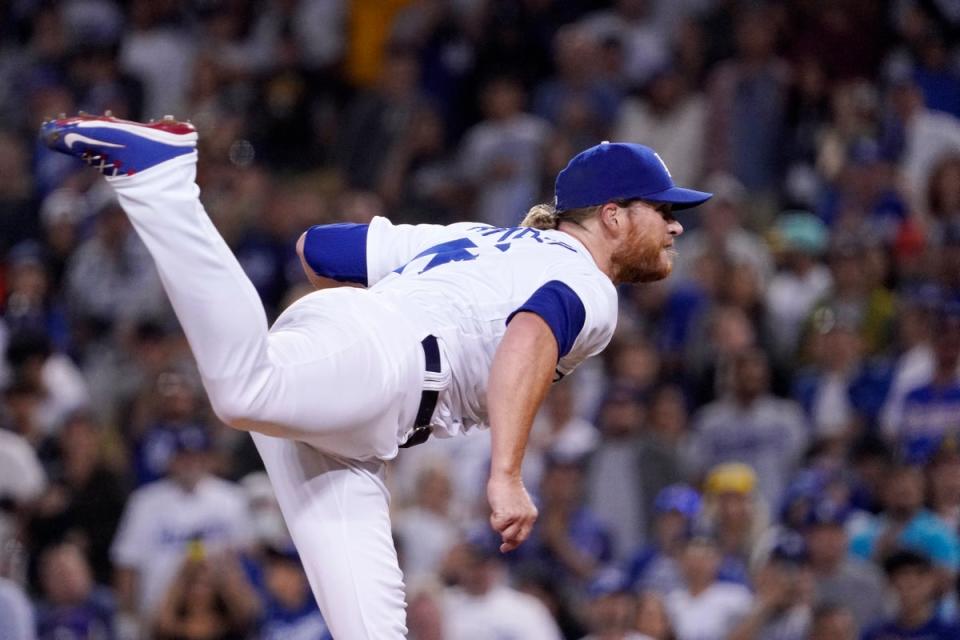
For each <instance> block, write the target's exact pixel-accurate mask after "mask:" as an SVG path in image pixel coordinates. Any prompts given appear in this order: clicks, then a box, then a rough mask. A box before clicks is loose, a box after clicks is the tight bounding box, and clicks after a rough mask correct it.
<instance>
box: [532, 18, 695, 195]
mask: <svg viewBox="0 0 960 640" xmlns="http://www.w3.org/2000/svg"><path fill="white" fill-rule="evenodd" d="M599 45H600V43H599V40H598V39H597V37H596V36H595V35H594V34H593V33H591V32H590V31H589V30H587V29H585V28H583V27H581V26H578V25H572V26H567V27H564V28H562V29H560V30H559V31H558V32H557V35H556V36H555V37H554V39H553V54H554V58H555V59H556V67H557V74H556V75H555V76H554V77H553V78H551V79H548V80H546V81H545V82H543V83H541V84H540V85H539V86H538V87H537V89H536V91H535V92H534V94H533V100H532V111H533V113H535V114H536V115H538V116H540V117H541V118H543V119H545V120H547V121H548V122H550V124H552V125H553V126H554V127H556V128H557V129H559V130H560V131H562V132H563V133H564V134H565V135H566V136H567V137H568V138H569V139H570V140H572V141H573V146H574V148H577V149H583V148H586V147H589V146H592V145H594V144H596V143H597V141H598V140H600V139H602V138H604V137H605V136H606V133H607V127H608V123H609V122H610V121H611V120H613V118H614V116H615V115H616V112H617V106H618V103H619V101H620V96H619V95H618V92H617V90H616V88H615V87H614V86H612V85H611V84H610V83H609V82H608V81H607V79H606V78H604V77H603V75H602V74H600V73H599V69H598V68H597V67H598V62H599V57H600V56H599V51H600V48H599ZM618 140H619V138H618ZM645 144H650V143H649V142H647V143H645ZM683 184H686V183H683Z"/></svg>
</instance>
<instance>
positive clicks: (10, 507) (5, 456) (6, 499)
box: [0, 395, 47, 548]
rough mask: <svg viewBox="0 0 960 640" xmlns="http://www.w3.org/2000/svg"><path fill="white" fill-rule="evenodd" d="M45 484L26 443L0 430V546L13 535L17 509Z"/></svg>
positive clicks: (34, 496) (36, 461)
mask: <svg viewBox="0 0 960 640" xmlns="http://www.w3.org/2000/svg"><path fill="white" fill-rule="evenodd" d="M7 400H8V401H9V395H8V396H7ZM46 484H47V475H46V473H44V471H43V467H42V466H41V465H40V461H39V460H38V459H37V453H36V451H35V450H34V449H33V447H32V446H30V443H29V442H28V441H27V440H26V439H25V438H24V437H23V436H20V435H18V434H16V433H12V432H10V431H7V430H6V429H0V545H6V544H7V543H9V542H10V541H11V540H12V539H13V537H14V534H15V533H16V524H17V521H16V518H15V516H16V513H17V510H18V509H19V508H20V507H23V506H25V505H27V504H28V503H30V502H32V501H33V500H35V499H36V498H37V497H39V496H40V494H41V493H43V490H44V488H45V487H46ZM0 548H2V547H0Z"/></svg>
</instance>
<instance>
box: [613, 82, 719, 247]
mask: <svg viewBox="0 0 960 640" xmlns="http://www.w3.org/2000/svg"><path fill="white" fill-rule="evenodd" d="M705 119H706V111H705V109H704V102H703V96H702V95H701V94H700V93H695V92H693V91H692V90H691V89H690V87H688V86H686V83H685V79H684V78H683V76H682V75H681V74H680V72H679V71H678V70H677V69H674V68H671V67H665V68H663V69H660V70H658V71H656V72H655V73H654V74H653V75H652V76H651V78H650V79H649V80H647V82H646V84H645V85H644V86H643V91H642V92H640V93H639V95H636V96H634V97H630V98H627V99H625V100H624V101H623V103H622V104H621V105H620V109H619V111H618V112H617V114H616V121H615V122H614V125H613V131H612V133H611V134H610V136H611V138H612V139H613V140H616V141H618V142H637V143H639V144H644V145H647V146H648V147H651V148H653V149H656V150H657V153H658V154H660V157H661V158H663V161H664V162H665V163H666V164H667V166H668V167H670V175H672V176H673V179H674V180H675V181H676V183H677V184H699V183H700V181H701V178H702V177H703V138H704V134H705V132H704V120H705ZM711 193H713V194H714V201H716V196H717V193H716V191H711ZM703 220H704V221H708V220H710V218H709V217H704V218H703ZM684 245H686V246H685V247H684V253H686V252H687V251H689V246H690V243H689V241H686V240H685V242H684Z"/></svg>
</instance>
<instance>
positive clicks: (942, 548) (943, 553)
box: [850, 510, 960, 638]
mask: <svg viewBox="0 0 960 640" xmlns="http://www.w3.org/2000/svg"><path fill="white" fill-rule="evenodd" d="M887 526H889V522H888V521H887V519H886V518H882V517H881V518H877V519H876V520H874V521H872V522H871V523H870V524H869V525H867V527H866V528H865V529H864V530H863V531H861V532H859V533H857V534H856V535H854V536H853V538H852V539H851V540H850V552H851V553H852V554H853V555H855V556H859V557H861V558H863V559H865V560H870V559H872V557H873V551H874V545H875V544H876V542H877V539H878V538H879V537H880V536H881V535H882V534H883V532H884V530H885V529H886V528H887ZM897 542H898V543H899V544H900V546H902V547H905V548H907V549H914V550H916V551H919V552H920V553H923V554H924V555H926V556H927V557H929V558H930V559H931V560H932V561H933V562H934V563H935V564H937V565H939V566H941V567H944V568H946V569H949V570H950V571H953V572H956V570H957V568H958V566H960V543H958V541H957V536H956V535H955V534H954V533H953V532H952V531H951V530H950V529H949V528H948V527H947V526H946V525H945V524H944V523H943V522H942V521H941V520H940V519H939V518H937V517H936V516H935V515H933V514H932V513H930V512H929V511H926V510H923V511H921V512H920V513H918V514H917V515H916V516H914V517H913V519H912V520H910V522H908V523H907V525H906V526H905V527H904V528H903V531H902V532H901V533H900V536H899V537H898V538H897ZM957 637H958V638H960V636H957Z"/></svg>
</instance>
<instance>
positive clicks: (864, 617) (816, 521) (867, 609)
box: [804, 498, 885, 629]
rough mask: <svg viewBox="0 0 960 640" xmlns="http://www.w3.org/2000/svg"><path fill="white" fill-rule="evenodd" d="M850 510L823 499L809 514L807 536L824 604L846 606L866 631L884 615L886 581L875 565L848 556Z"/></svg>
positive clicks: (856, 621) (812, 567) (817, 598)
mask: <svg viewBox="0 0 960 640" xmlns="http://www.w3.org/2000/svg"><path fill="white" fill-rule="evenodd" d="M848 516H849V511H848V509H847V508H846V507H844V506H843V505H840V504H837V503H836V502H834V501H832V500H830V499H825V498H821V499H820V500H819V501H818V502H817V503H816V504H814V505H813V506H812V508H811V509H810V511H809V513H808V515H807V522H806V528H805V530H804V537H805V538H806V543H807V549H808V552H809V557H810V567H811V569H812V570H813V577H814V581H815V587H816V600H817V602H818V603H821V604H830V605H835V606H839V607H843V608H844V610H845V611H846V612H848V613H849V615H851V616H852V617H853V620H854V622H855V624H856V628H859V629H866V628H867V627H868V626H869V625H870V624H872V623H873V622H874V621H875V620H879V619H880V618H881V617H882V615H883V613H884V588H885V584H884V580H883V576H882V575H881V574H880V572H879V570H878V569H877V567H876V565H874V564H872V563H870V562H867V561H865V560H863V559H862V558H858V557H856V556H854V555H850V554H849V553H848V547H849V539H848V535H847V530H846V529H845V526H846V525H847V519H848Z"/></svg>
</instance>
